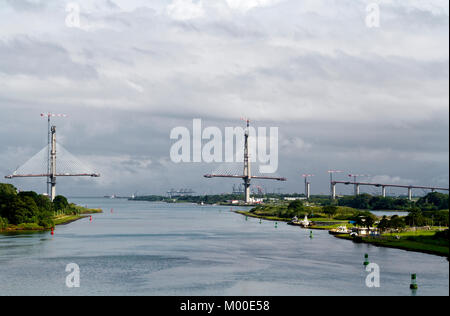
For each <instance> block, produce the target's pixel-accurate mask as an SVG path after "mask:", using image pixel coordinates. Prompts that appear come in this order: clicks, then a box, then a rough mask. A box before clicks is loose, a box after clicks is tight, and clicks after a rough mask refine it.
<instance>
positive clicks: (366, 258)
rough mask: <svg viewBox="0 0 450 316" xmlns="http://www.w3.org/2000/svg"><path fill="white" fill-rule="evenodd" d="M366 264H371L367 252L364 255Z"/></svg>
mask: <svg viewBox="0 0 450 316" xmlns="http://www.w3.org/2000/svg"><path fill="white" fill-rule="evenodd" d="M364 265H365V266H368V265H369V255H368V254H367V253H366V254H365V255H364Z"/></svg>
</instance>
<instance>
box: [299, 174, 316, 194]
mask: <svg viewBox="0 0 450 316" xmlns="http://www.w3.org/2000/svg"><path fill="white" fill-rule="evenodd" d="M302 176H303V178H305V196H306V198H307V199H308V200H309V198H310V197H311V183H310V182H309V181H308V178H310V177H314V175H313V174H304V175H302Z"/></svg>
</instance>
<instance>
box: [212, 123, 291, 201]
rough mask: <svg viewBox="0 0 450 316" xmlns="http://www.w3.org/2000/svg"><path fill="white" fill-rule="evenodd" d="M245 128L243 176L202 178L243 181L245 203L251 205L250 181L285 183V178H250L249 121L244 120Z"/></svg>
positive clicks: (213, 175)
mask: <svg viewBox="0 0 450 316" xmlns="http://www.w3.org/2000/svg"><path fill="white" fill-rule="evenodd" d="M246 123H247V128H246V130H245V134H244V137H245V142H244V172H243V174H205V175H204V177H205V178H208V179H211V178H235V179H242V180H244V191H245V203H246V204H250V203H252V199H251V197H250V182H251V180H252V179H259V180H276V181H287V179H286V178H283V177H269V176H252V173H251V164H250V155H249V141H248V138H249V136H250V131H249V128H250V120H248V119H247V120H246Z"/></svg>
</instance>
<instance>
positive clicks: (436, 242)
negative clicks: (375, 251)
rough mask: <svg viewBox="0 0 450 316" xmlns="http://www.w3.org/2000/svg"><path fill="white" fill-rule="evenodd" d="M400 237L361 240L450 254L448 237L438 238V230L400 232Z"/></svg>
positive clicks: (360, 239) (387, 236)
mask: <svg viewBox="0 0 450 316" xmlns="http://www.w3.org/2000/svg"><path fill="white" fill-rule="evenodd" d="M398 236H399V239H397V238H396V237H394V236H392V235H388V234H385V235H382V236H381V237H362V238H359V239H358V241H359V242H363V243H367V244H371V245H374V246H378V247H388V248H397V249H403V250H408V251H416V252H423V253H427V254H433V255H438V256H445V257H448V256H449V240H448V238H437V237H436V231H418V232H414V233H411V232H408V233H400V234H398ZM335 237H336V238H341V239H348V240H354V239H353V238H352V237H350V236H342V235H338V236H335Z"/></svg>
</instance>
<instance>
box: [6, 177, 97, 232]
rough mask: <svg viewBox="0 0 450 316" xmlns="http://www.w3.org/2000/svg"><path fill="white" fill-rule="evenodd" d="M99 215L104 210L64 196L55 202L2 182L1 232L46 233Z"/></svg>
mask: <svg viewBox="0 0 450 316" xmlns="http://www.w3.org/2000/svg"><path fill="white" fill-rule="evenodd" d="M97 212H101V210H100V209H87V208H84V207H81V206H78V205H75V204H73V203H69V202H68V201H67V199H66V198H65V197H64V196H62V195H58V196H56V197H55V199H54V201H53V202H52V201H50V199H49V198H48V197H47V196H45V195H39V194H37V193H36V192H33V191H27V192H17V189H16V188H15V187H14V186H13V185H11V184H5V183H0V231H16V230H27V231H28V230H29V231H33V230H46V229H50V228H52V227H54V226H55V225H59V224H64V223H67V222H71V221H74V220H76V219H79V218H82V217H83V214H89V213H97Z"/></svg>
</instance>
